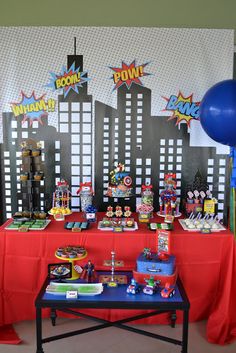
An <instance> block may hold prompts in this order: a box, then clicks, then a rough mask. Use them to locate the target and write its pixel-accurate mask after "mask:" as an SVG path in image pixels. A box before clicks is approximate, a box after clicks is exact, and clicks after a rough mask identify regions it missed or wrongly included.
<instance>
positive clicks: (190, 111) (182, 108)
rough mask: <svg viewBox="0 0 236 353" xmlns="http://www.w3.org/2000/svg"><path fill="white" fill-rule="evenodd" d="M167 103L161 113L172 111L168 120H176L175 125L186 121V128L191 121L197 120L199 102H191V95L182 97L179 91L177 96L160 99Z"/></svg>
mask: <svg viewBox="0 0 236 353" xmlns="http://www.w3.org/2000/svg"><path fill="white" fill-rule="evenodd" d="M162 98H164V99H165V100H166V101H167V105H166V107H165V109H163V111H172V112H173V114H172V116H171V117H170V118H169V119H168V121H169V120H173V119H177V120H176V125H179V124H180V123H181V121H186V123H187V125H188V127H190V122H191V120H192V119H194V120H199V105H200V102H193V101H192V98H193V93H192V94H191V95H190V96H189V97H184V96H183V94H182V93H181V92H180V91H179V94H178V96H175V95H171V96H170V98H166V97H162Z"/></svg>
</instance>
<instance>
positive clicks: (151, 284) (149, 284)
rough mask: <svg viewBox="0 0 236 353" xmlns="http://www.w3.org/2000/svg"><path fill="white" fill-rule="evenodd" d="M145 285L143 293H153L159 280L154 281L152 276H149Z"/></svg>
mask: <svg viewBox="0 0 236 353" xmlns="http://www.w3.org/2000/svg"><path fill="white" fill-rule="evenodd" d="M146 282H147V285H146V286H145V287H144V288H143V293H144V294H149V295H153V294H155V293H156V292H157V290H158V287H159V284H160V281H154V278H153V277H150V279H149V280H147V281H146Z"/></svg>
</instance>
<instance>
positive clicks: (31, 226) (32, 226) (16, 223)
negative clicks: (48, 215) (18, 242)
mask: <svg viewBox="0 0 236 353" xmlns="http://www.w3.org/2000/svg"><path fill="white" fill-rule="evenodd" d="M50 222H51V220H50V219H46V220H39V219H36V220H23V221H22V220H13V221H12V222H11V223H9V224H8V225H7V226H6V227H5V229H7V230H20V228H21V227H26V228H28V230H44V229H45V228H46V227H47V226H48V225H49V223H50Z"/></svg>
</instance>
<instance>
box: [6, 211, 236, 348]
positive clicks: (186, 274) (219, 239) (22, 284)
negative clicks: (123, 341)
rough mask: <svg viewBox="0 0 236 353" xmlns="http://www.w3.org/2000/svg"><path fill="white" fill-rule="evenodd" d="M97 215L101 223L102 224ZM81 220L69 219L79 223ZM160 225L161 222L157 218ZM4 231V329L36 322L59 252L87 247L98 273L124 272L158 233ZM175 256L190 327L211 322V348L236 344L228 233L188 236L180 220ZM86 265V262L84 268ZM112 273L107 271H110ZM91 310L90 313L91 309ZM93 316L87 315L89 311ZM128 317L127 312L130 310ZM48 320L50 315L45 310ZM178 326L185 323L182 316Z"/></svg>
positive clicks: (234, 273)
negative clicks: (120, 267) (118, 268)
mask: <svg viewBox="0 0 236 353" xmlns="http://www.w3.org/2000/svg"><path fill="white" fill-rule="evenodd" d="M102 216H103V215H102V214H98V221H99V220H100V219H101V218H102ZM81 217H82V216H81V215H80V214H76V213H74V214H72V215H70V216H67V217H66V220H67V221H75V220H76V221H80V220H81ZM155 221H159V222H161V221H162V220H161V219H158V218H156V219H155ZM5 227H6V224H4V225H2V226H1V227H0V325H4V324H10V323H14V322H17V321H22V320H31V319H34V318H35V308H34V301H35V298H36V295H37V293H38V292H39V290H40V288H41V286H42V284H43V282H44V280H45V277H46V275H47V266H48V264H49V263H55V262H59V261H60V260H58V259H56V258H55V250H56V249H57V248H58V247H60V246H65V245H69V244H72V245H75V244H76V245H82V246H84V247H85V248H86V250H87V251H88V256H87V258H86V259H85V260H81V261H80V262H79V265H82V266H83V265H84V264H85V263H86V262H87V260H88V259H90V260H91V261H92V262H93V263H94V264H95V267H96V268H97V269H104V267H103V263H104V260H109V259H110V258H111V251H115V253H116V259H117V260H122V261H123V262H124V270H132V269H134V268H135V262H136V258H137V256H138V255H139V254H140V252H141V251H142V250H143V249H144V248H145V247H149V248H151V249H152V250H155V249H156V243H157V237H156V233H155V232H153V231H150V230H149V229H148V228H147V225H146V224H139V229H138V230H136V231H130V232H128V231H127V232H123V233H114V232H111V231H102V230H98V229H97V224H96V223H92V224H91V225H90V227H89V229H87V230H85V231H82V232H78V233H77V232H72V231H68V230H66V229H64V223H63V222H59V221H55V220H52V221H51V223H50V224H49V225H48V227H47V228H46V229H45V230H43V231H33V230H32V231H29V232H25V233H24V232H18V231H15V230H6V229H5ZM171 249H172V250H171V252H172V253H173V254H174V255H176V260H177V268H178V274H179V277H180V278H181V280H182V283H183V285H184V287H185V290H186V293H187V295H188V298H189V301H190V304H191V308H190V312H189V319H190V322H191V321H197V320H207V332H206V337H207V339H208V340H209V341H210V342H214V343H218V344H224V343H228V342H231V341H233V340H234V339H235V338H236V317H235V314H234V313H235V311H236V300H235V298H236V250H235V240H234V237H233V235H232V233H231V232H230V231H228V230H225V231H222V232H218V233H211V234H201V233H198V232H188V231H184V230H183V229H182V227H181V226H180V224H179V222H178V221H177V220H175V223H174V230H173V231H171ZM83 261H84V262H83ZM106 270H107V268H106ZM89 310H90V309H89ZM89 310H88V311H89ZM127 311H128V310H127ZM43 315H44V316H48V315H49V311H47V310H45V311H44V313H43ZM100 315H101V318H104V319H108V318H109V320H118V319H119V317H120V316H119V315H120V313H119V310H113V309H112V310H110V309H107V310H102V311H101V313H100ZM155 320H156V319H155V318H148V319H145V323H148V324H151V323H156V322H157V323H165V322H166V318H165V317H163V318H162V317H158V321H155ZM177 322H182V316H181V315H178V317H177Z"/></svg>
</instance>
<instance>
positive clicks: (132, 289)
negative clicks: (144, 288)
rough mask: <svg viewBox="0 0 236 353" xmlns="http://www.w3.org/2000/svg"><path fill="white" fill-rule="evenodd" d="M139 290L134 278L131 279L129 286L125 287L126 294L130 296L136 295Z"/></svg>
mask: <svg viewBox="0 0 236 353" xmlns="http://www.w3.org/2000/svg"><path fill="white" fill-rule="evenodd" d="M140 290H141V288H140V286H139V285H138V283H137V282H136V281H135V279H134V278H132V279H131V283H130V285H129V286H128V287H127V289H126V292H127V293H130V294H136V293H139V292H140Z"/></svg>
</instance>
